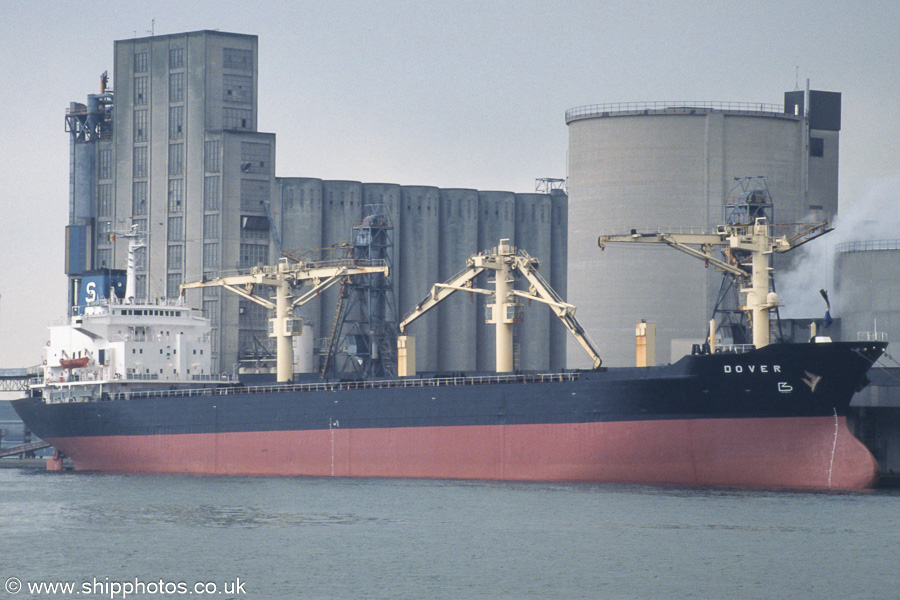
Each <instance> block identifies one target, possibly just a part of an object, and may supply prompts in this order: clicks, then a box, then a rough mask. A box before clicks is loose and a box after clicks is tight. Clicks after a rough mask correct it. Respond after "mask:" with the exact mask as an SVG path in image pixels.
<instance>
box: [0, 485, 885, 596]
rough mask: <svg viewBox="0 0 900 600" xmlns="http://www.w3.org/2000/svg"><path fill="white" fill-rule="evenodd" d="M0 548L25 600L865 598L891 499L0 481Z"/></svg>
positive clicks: (572, 489) (623, 489)
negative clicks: (203, 598) (57, 586)
mask: <svg viewBox="0 0 900 600" xmlns="http://www.w3.org/2000/svg"><path fill="white" fill-rule="evenodd" d="M0 543H2V559H0V585H5V586H6V588H5V589H3V588H0V590H2V591H0V597H2V598H20V599H28V600H31V599H33V598H74V597H77V598H83V599H89V600H93V599H95V598H97V599H99V598H186V597H189V596H197V595H199V594H201V593H203V594H202V595H216V596H217V597H218V598H260V599H271V598H309V599H331V598H335V599H337V598H340V599H342V600H346V599H354V598H365V599H378V598H385V599H402V598H409V599H417V600H418V599H430V598H447V599H450V598H453V599H459V598H478V599H492V598H515V599H526V598H534V599H538V598H540V599H547V598H563V599H568V598H592V599H593V598H602V599H607V598H608V599H632V598H633V599H638V598H640V599H652V598H710V599H713V598H715V599H721V598H731V599H737V598H748V599H749V598H752V599H759V598H809V599H813V598H815V599H820V598H843V599H854V598H858V599H870V598H872V599H874V598H878V599H881V598H893V597H896V596H897V594H898V592H897V589H896V582H897V568H896V557H897V556H898V555H900V493H898V492H897V491H895V490H885V491H877V492H872V493H809V492H803V493H799V492H787V491H744V490H699V489H684V488H665V487H645V486H619V485H598V484H547V483H509V482H504V483H497V482H482V481H427V480H386V479H317V478H226V477H188V476H183V477H182V476H146V475H109V474H91V473H72V472H68V473H47V472H43V471H39V470H26V469H0ZM17 582H18V583H19V585H20V589H19V590H18V591H17V592H16V589H15V588H16V584H17ZM60 582H71V583H73V584H74V585H75V586H76V587H75V588H74V589H75V590H77V593H69V594H65V593H61V592H57V593H48V592H47V588H44V590H43V592H39V591H38V590H37V588H36V587H35V586H36V585H39V584H41V583H44V584H50V583H60ZM178 583H183V584H184V586H183V587H181V588H176V587H174V586H175V585H176V584H178ZM141 584H142V585H143V587H141ZM170 584H171V585H170ZM198 585H199V586H200V587H197V586H198ZM10 586H12V588H11V587H10ZM85 586H87V587H85ZM129 586H130V587H129ZM166 590H169V591H170V592H172V593H166ZM185 590H186V591H185ZM12 592H15V593H12ZM204 592H205V593H204Z"/></svg>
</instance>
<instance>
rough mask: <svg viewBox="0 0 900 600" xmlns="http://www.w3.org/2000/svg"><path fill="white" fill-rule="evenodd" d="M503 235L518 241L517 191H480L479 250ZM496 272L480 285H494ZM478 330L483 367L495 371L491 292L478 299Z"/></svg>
mask: <svg viewBox="0 0 900 600" xmlns="http://www.w3.org/2000/svg"><path fill="white" fill-rule="evenodd" d="M501 239H508V240H509V243H510V244H512V245H515V243H516V195H515V194H514V193H512V192H494V191H489V192H478V250H479V251H483V250H488V249H490V248H496V247H497V245H498V244H499V243H500V240H501ZM493 279H494V277H493V274H492V273H488V274H482V275H480V276H478V278H477V279H476V281H475V284H476V286H477V287H480V288H493V284H490V283H488V280H491V281H493ZM475 301H476V306H477V308H476V310H477V311H478V314H477V317H476V318H477V323H478V326H477V327H476V329H477V331H478V346H477V349H478V358H477V365H478V370H479V371H494V370H496V368H497V355H496V353H497V350H496V349H497V340H496V333H495V331H494V326H493V325H491V324H489V323H485V322H484V309H485V306H486V305H487V304H488V303H489V302H490V301H491V299H490V296H485V295H483V294H478V296H477V297H476V299H475Z"/></svg>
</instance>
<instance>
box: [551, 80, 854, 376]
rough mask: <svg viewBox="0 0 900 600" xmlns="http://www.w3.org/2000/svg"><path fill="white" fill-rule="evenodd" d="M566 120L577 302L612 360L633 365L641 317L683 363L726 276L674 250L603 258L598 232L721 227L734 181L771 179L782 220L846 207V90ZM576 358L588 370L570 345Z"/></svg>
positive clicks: (655, 105) (599, 110)
mask: <svg viewBox="0 0 900 600" xmlns="http://www.w3.org/2000/svg"><path fill="white" fill-rule="evenodd" d="M804 106H809V107H810V110H809V111H806V110H804ZM566 123H567V124H568V126H569V180H568V192H569V216H568V223H569V228H568V265H569V273H568V299H569V301H570V302H572V303H574V304H576V305H577V306H578V317H579V320H580V321H581V323H582V325H583V326H584V327H585V329H586V330H587V331H588V333H589V334H590V335H591V336H592V337H593V339H594V341H595V342H596V343H597V345H598V347H599V348H600V350H601V353H602V356H603V358H604V360H605V364H606V365H610V366H615V365H630V364H634V344H635V342H634V325H635V323H637V322H639V321H640V320H641V319H646V320H647V321H651V322H654V323H656V325H657V328H656V331H657V345H656V348H657V356H656V360H657V362H660V363H665V362H669V361H670V360H672V361H674V360H677V359H678V358H679V356H673V355H672V354H673V353H672V351H671V348H673V347H674V348H676V349H677V348H682V347H685V343H686V342H687V341H688V340H695V339H698V338H702V337H703V335H704V333H705V331H706V327H707V326H706V323H707V321H708V320H709V318H710V316H711V314H712V311H713V308H714V306H715V301H716V295H717V292H718V289H719V285H720V282H721V275H720V274H719V273H716V272H714V271H713V270H712V269H709V270H706V269H703V268H702V265H701V264H699V263H697V262H696V261H692V260H691V259H689V258H687V257H685V256H683V255H680V254H678V253H676V252H673V251H671V250H669V249H667V248H661V247H627V248H622V247H612V248H609V249H607V250H606V251H605V252H604V253H603V254H602V255H601V254H600V250H599V248H598V247H597V237H598V235H600V234H608V233H624V232H628V231H630V230H631V229H637V230H638V231H647V230H657V229H663V230H683V229H686V228H697V227H715V226H716V225H717V224H720V223H721V222H722V221H723V219H724V215H723V211H724V204H725V200H726V198H727V196H728V195H729V192H730V190H731V189H732V187H733V184H734V181H735V179H736V178H744V177H748V176H764V177H765V178H766V181H767V183H768V188H769V191H770V192H771V195H772V197H773V198H774V204H775V207H774V218H775V220H776V222H780V223H791V222H798V221H804V220H831V219H832V217H833V216H834V214H835V213H836V212H837V164H838V132H839V130H840V94H837V93H833V92H816V91H812V92H807V93H804V92H788V93H787V94H785V104H784V106H782V105H773V104H750V103H723V102H646V103H616V104H600V105H591V106H583V107H578V108H573V109H571V110H569V111H567V112H566ZM673 342H674V344H673ZM688 347H689V346H688ZM675 354H678V351H677V350H676V351H675ZM568 356H569V365H570V366H579V367H581V366H587V363H586V362H585V360H583V359H582V356H583V354H582V353H581V352H579V351H578V350H577V349H576V347H575V346H574V345H573V344H572V343H570V345H569V350H568Z"/></svg>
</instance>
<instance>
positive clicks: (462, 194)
mask: <svg viewBox="0 0 900 600" xmlns="http://www.w3.org/2000/svg"><path fill="white" fill-rule="evenodd" d="M440 199H441V206H440V240H439V241H440V250H439V253H440V258H439V265H438V268H439V269H440V271H439V275H438V280H440V281H446V280H448V279H450V278H451V277H453V276H454V275H456V274H457V273H459V272H460V271H462V270H463V269H465V268H466V260H467V259H468V258H469V257H470V256H472V255H473V254H476V253H477V252H478V192H477V191H476V190H468V189H445V190H440ZM477 308H478V307H477V304H476V302H475V294H472V295H471V297H470V295H469V294H466V293H465V292H459V291H457V292H455V293H453V294H452V295H451V296H450V297H449V298H447V299H446V300H444V301H443V302H442V303H441V304H440V305H439V306H438V307H437V308H436V310H437V311H438V316H439V331H440V339H441V344H440V348H439V349H438V357H439V362H440V368H441V370H442V371H474V370H475V369H476V365H477V360H476V350H475V347H476V344H477V343H478V334H477V327H478V325H477V321H478V316H479V315H478V310H477Z"/></svg>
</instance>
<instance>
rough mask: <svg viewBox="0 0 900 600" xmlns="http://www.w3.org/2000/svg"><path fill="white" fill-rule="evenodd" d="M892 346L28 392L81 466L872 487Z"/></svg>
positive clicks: (53, 438)
mask: <svg viewBox="0 0 900 600" xmlns="http://www.w3.org/2000/svg"><path fill="white" fill-rule="evenodd" d="M884 347H885V344H884V343H878V342H859V343H849V342H848V343H839V342H838V343H822V344H774V345H770V346H767V347H765V348H762V349H759V350H753V351H750V352H747V353H743V354H712V355H703V356H689V357H685V358H684V359H682V360H681V361H679V362H678V363H676V364H674V365H668V366H664V367H649V368H620V369H601V370H598V371H584V372H575V373H562V374H549V375H548V374H544V375H539V374H534V375H532V374H517V375H509V376H484V377H471V376H470V377H455V378H427V379H397V380H389V381H374V382H372V381H370V382H342V383H327V384H316V385H300V384H297V385H279V386H268V387H252V388H251V387H246V388H243V387H236V388H220V389H217V390H211V389H206V390H190V391H179V392H169V393H136V394H131V395H130V396H128V397H119V398H111V399H110V400H108V401H98V402H62V403H55V404H48V403H45V402H44V401H43V400H42V399H41V398H37V397H31V398H24V399H21V400H17V401H14V407H15V409H16V411H17V412H18V413H19V415H20V416H21V417H22V419H23V421H25V423H26V424H27V425H28V426H29V427H30V428H31V429H32V430H33V431H34V432H35V434H37V435H38V436H39V437H41V438H42V439H44V440H46V441H48V442H50V443H52V444H53V445H54V446H55V447H56V448H57V449H58V450H60V451H61V452H64V453H65V454H66V455H67V456H69V457H70V458H71V459H72V460H73V462H74V464H75V466H76V468H78V469H85V470H104V471H118V472H179V473H181V472H183V473H197V474H249V475H339V476H386V477H442V478H444V477H446V478H481V479H521V480H582V481H621V482H639V483H678V484H689V485H749V486H790V487H823V488H824V487H835V488H846V489H857V488H865V487H871V486H872V485H874V483H875V481H876V479H875V478H876V473H877V465H876V464H875V461H874V459H873V458H872V456H871V454H870V453H869V452H868V450H866V448H865V447H864V446H863V445H862V444H861V443H860V442H858V441H857V440H856V439H855V438H854V437H853V436H852V434H851V433H850V431H849V429H848V428H847V424H846V413H847V409H848V407H849V404H850V400H851V398H852V396H853V394H854V393H855V392H856V391H857V390H858V389H860V388H861V387H862V386H863V385H864V384H865V381H866V379H865V374H866V372H867V371H868V369H869V367H870V366H871V364H872V363H873V362H874V361H875V360H877V358H878V357H879V356H880V355H881V354H882V352H883V351H884Z"/></svg>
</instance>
